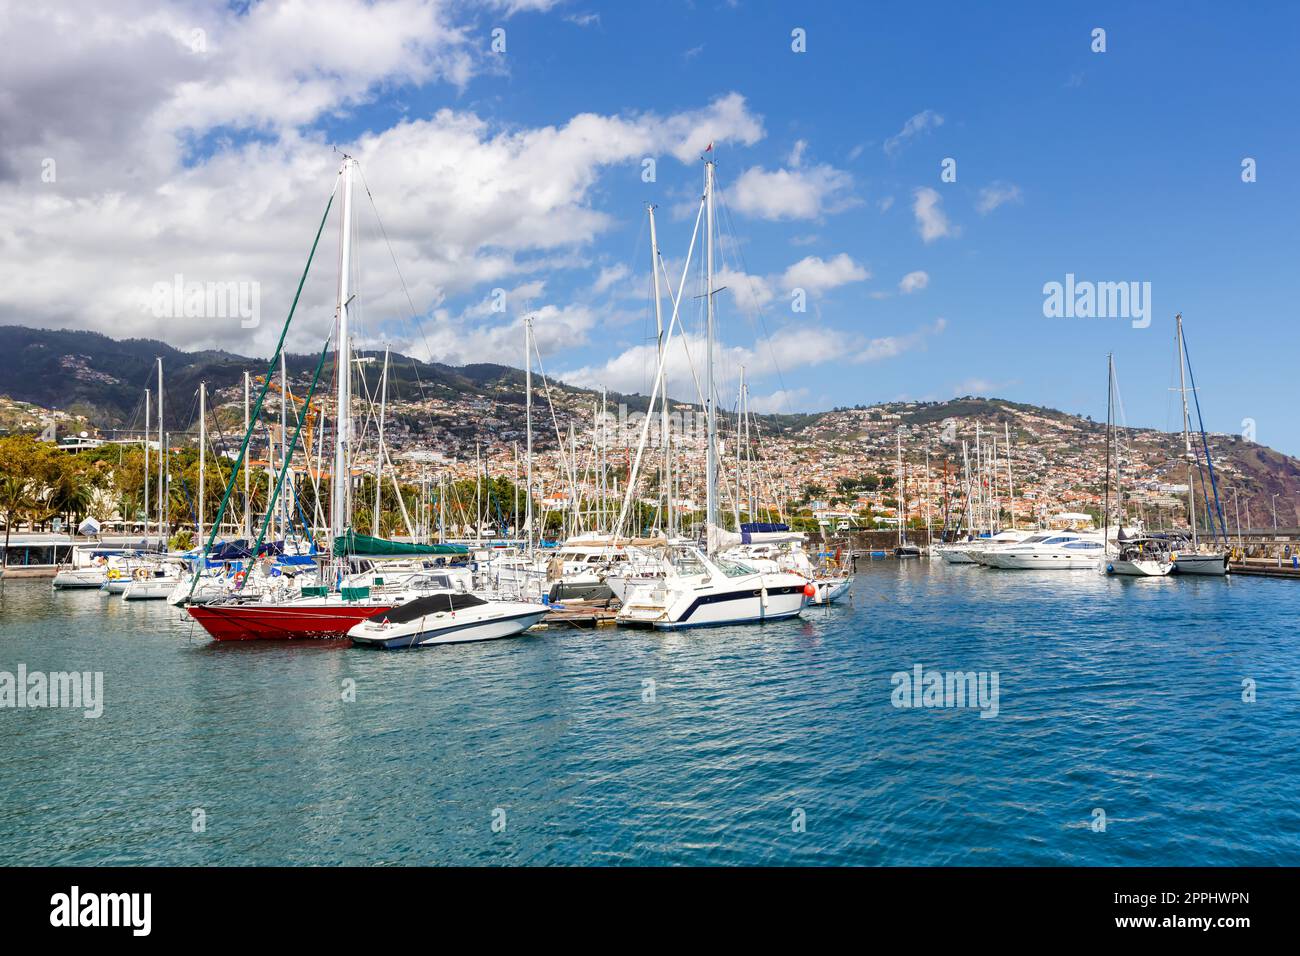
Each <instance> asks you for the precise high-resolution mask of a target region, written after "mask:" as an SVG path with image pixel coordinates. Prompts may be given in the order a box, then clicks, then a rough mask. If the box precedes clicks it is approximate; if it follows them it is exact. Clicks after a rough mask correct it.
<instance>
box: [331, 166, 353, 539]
mask: <svg viewBox="0 0 1300 956" xmlns="http://www.w3.org/2000/svg"><path fill="white" fill-rule="evenodd" d="M353 162H354V160H353V159H352V157H351V156H345V157H344V159H343V215H342V216H341V217H340V220H339V298H338V325H337V327H336V329H335V332H334V364H335V366H336V371H337V373H338V389H337V393H336V399H335V401H336V406H337V407H336V410H335V422H334V481H333V483H332V486H331V488H330V531H331V537H332V538H340V537H342V536H343V535H344V534H346V533H347V530H348V513H347V512H348V484H349V483H350V481H351V469H350V465H349V458H350V456H349V445H350V444H351V441H352V344H351V332H350V330H349V329H348V306H349V302H350V296H349V293H348V276H349V273H350V272H351V271H352V166H353Z"/></svg>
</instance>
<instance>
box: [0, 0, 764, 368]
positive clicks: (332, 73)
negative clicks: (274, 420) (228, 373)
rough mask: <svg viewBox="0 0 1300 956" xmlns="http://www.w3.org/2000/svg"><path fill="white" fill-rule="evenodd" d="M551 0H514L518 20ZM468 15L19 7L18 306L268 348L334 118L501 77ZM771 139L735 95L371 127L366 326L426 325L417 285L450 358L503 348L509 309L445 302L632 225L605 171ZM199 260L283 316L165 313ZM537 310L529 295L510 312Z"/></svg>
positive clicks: (34, 312)
mask: <svg viewBox="0 0 1300 956" xmlns="http://www.w3.org/2000/svg"><path fill="white" fill-rule="evenodd" d="M549 6H550V4H549V3H547V2H511V3H500V4H498V5H497V7H498V9H499V11H500V12H501V14H502V15H508V14H510V13H514V12H519V11H525V10H536V9H545V8H547V7H549ZM462 15H464V7H463V5H461V4H459V3H451V2H447V0H373V2H363V0H321V2H320V3H318V4H313V5H312V6H311V8H310V9H307V8H306V7H305V6H304V5H302V4H300V3H296V2H292V0H286V2H266V3H262V4H257V5H254V6H253V7H251V8H250V9H248V10H247V11H244V12H242V13H241V12H239V11H236V10H234V9H232V8H230V7H228V6H225V5H217V4H209V3H201V2H198V0H193V2H185V0H182V2H176V3H169V4H161V3H159V2H157V0H152V2H150V0H122V3H120V4H117V5H115V6H114V9H113V11H112V14H111V15H110V14H109V13H106V12H102V11H101V7H100V6H99V5H96V4H92V3H89V2H86V3H81V4H76V3H74V4H73V5H72V7H71V12H69V8H68V6H67V5H63V6H62V7H61V8H60V10H59V11H54V10H53V8H49V7H47V6H41V5H35V4H33V5H10V6H7V7H5V8H4V10H3V11H0V32H2V33H4V35H6V36H10V37H13V36H22V37H23V39H24V42H23V43H13V44H10V46H9V47H8V48H7V49H6V54H5V56H4V57H0V90H3V91H4V93H3V94H0V129H3V131H4V134H3V137H0V247H4V248H5V249H6V250H7V251H6V255H4V256H3V257H0V321H4V322H23V323H29V324H40V325H48V326H54V327H76V328H94V329H100V330H103V331H107V332H110V333H111V334H113V335H115V336H149V337H157V338H163V339H166V340H167V341H169V342H171V343H173V344H175V345H180V346H184V347H224V348H228V349H232V350H236V351H242V352H245V353H249V354H257V353H259V352H260V353H261V354H265V353H266V352H269V351H270V348H271V346H272V345H273V343H274V340H275V337H276V335H277V333H278V330H279V326H280V324H281V322H282V320H283V317H284V314H285V312H286V310H287V309H288V306H289V302H290V301H291V299H292V297H293V292H294V288H295V286H296V283H297V279H298V275H299V273H300V271H301V269H302V266H303V262H304V259H305V257H306V254H307V250H308V248H309V247H310V244H311V239H312V236H313V234H314V230H315V229H316V226H317V224H318V223H319V222H320V219H321V215H322V212H323V211H324V208H325V204H326V200H327V198H328V197H329V194H330V190H331V188H333V186H334V183H335V180H336V172H337V169H338V165H339V162H340V159H339V156H338V155H337V154H335V153H334V152H333V150H332V149H331V145H330V143H329V142H328V141H327V140H326V139H325V137H324V136H323V135H322V134H320V133H319V132H317V131H316V130H315V127H314V124H315V123H316V122H317V121H318V120H320V119H321V118H323V117H326V116H336V115H339V114H346V113H347V112H348V111H350V110H352V109H355V108H356V107H357V106H358V105H361V104H364V103H365V102H368V101H369V100H370V99H373V98H374V97H375V96H377V95H379V93H380V92H381V91H388V92H391V90H392V89H394V88H401V87H403V86H408V87H418V86H422V85H427V84H436V83H441V84H448V85H450V86H452V87H458V86H462V85H463V84H464V83H466V82H467V81H468V79H469V78H470V77H472V76H473V75H474V73H475V72H476V71H479V70H481V69H486V68H487V67H486V66H485V65H484V64H483V62H482V60H483V58H484V57H485V56H486V55H487V54H484V53H483V52H482V51H481V49H480V48H481V47H482V44H481V43H480V42H479V40H480V39H481V38H480V37H478V36H477V35H474V36H471V35H470V33H469V32H468V31H467V28H466V27H465V25H464V24H463V23H461V22H459V20H458V19H457V18H458V17H460V16H462ZM198 31H201V32H198ZM762 135H763V125H762V119H761V117H758V116H756V115H755V114H753V113H752V112H751V111H750V109H749V107H748V105H747V104H746V102H745V99H744V97H743V96H740V95H739V94H735V93H731V94H726V95H723V96H719V97H717V98H716V99H714V100H712V101H711V102H708V103H705V104H704V105H702V106H699V107H698V108H694V109H689V110H685V111H682V112H678V113H672V114H667V115H664V114H656V113H649V112H645V113H625V114H617V115H600V114H594V113H583V114H579V115H577V116H574V117H572V118H570V119H568V120H567V121H564V122H561V123H558V124H556V125H551V126H539V127H527V126H511V127H509V128H502V127H500V126H497V125H495V124H493V123H490V122H489V121H488V120H486V119H484V118H483V117H481V116H479V115H478V114H476V113H475V112H473V111H470V110H465V109H459V110H457V109H443V110H440V111H438V112H437V113H435V114H434V115H432V116H425V117H420V118H412V119H408V120H404V121H401V122H398V123H396V124H395V125H391V126H389V127H387V128H380V129H376V130H374V131H371V132H368V133H365V134H361V135H359V136H358V138H357V139H356V140H355V141H354V142H352V143H350V144H348V150H349V152H351V153H352V154H353V155H355V156H356V157H357V158H358V160H359V162H360V168H361V171H362V174H363V176H364V181H363V182H358V184H357V189H356V194H355V195H356V202H355V215H356V220H357V223H358V232H359V245H358V248H359V250H360V253H359V254H360V255H361V257H362V262H363V264H364V266H365V268H366V269H367V270H368V271H367V272H366V273H365V276H364V278H365V280H366V281H364V282H362V284H361V286H360V287H359V288H360V291H361V294H362V299H361V300H360V304H361V305H363V306H364V308H362V309H359V310H358V312H359V313H360V314H359V315H358V327H359V329H360V330H361V331H363V332H365V331H366V330H369V331H371V332H375V333H377V334H381V335H385V336H386V335H389V334H396V333H393V332H391V330H390V329H388V328H386V326H385V323H388V322H394V321H397V320H398V319H401V318H403V317H409V315H410V312H411V305H410V304H408V301H407V293H408V292H409V294H410V300H411V302H412V303H413V304H414V307H415V310H416V312H417V313H418V314H427V315H430V316H431V317H432V320H431V325H430V329H431V333H430V334H428V335H427V338H428V340H429V342H430V345H434V344H435V343H437V344H438V345H439V346H440V347H443V348H444V349H445V350H446V351H445V353H444V354H438V353H437V352H435V354H434V355H433V357H435V358H441V359H444V360H452V359H454V358H460V357H464V356H467V355H470V354H474V355H476V356H477V357H479V358H486V357H491V352H490V351H488V350H489V349H490V348H491V347H493V346H494V344H495V343H497V342H500V341H504V339H493V338H492V335H494V334H504V333H498V332H495V331H493V330H495V329H496V328H497V327H496V326H495V325H492V324H491V323H492V321H493V319H495V320H497V321H498V322H504V319H503V318H502V317H501V316H496V315H489V316H484V317H482V321H483V322H485V323H486V326H485V329H486V331H485V330H484V329H478V328H475V329H473V330H470V331H469V332H468V333H466V334H465V335H464V336H463V339H464V341H463V342H459V343H458V342H457V340H456V337H455V336H451V335H443V334H441V333H442V329H441V327H440V326H439V323H440V322H446V321H450V318H451V316H450V315H449V314H447V313H444V312H441V311H439V310H442V309H444V308H445V307H446V306H445V303H446V302H447V301H448V300H449V299H452V298H454V297H457V296H462V297H463V296H473V295H483V296H487V295H488V294H489V292H490V290H491V289H493V288H504V289H512V290H526V289H527V287H528V283H529V282H530V281H535V280H537V278H538V277H539V276H542V275H547V274H550V273H553V272H555V271H558V270H563V269H572V268H584V269H585V268H589V266H590V256H589V255H584V254H581V253H582V250H584V247H586V246H587V245H589V244H590V243H591V242H592V241H593V240H594V239H595V238H597V237H598V236H599V235H600V234H601V233H603V232H604V231H605V230H607V229H608V228H609V227H610V225H611V224H612V219H611V217H610V216H609V215H608V214H606V213H605V212H602V211H601V210H599V209H598V208H596V207H595V205H594V203H593V192H594V190H595V187H596V185H597V183H598V182H599V179H600V177H601V175H602V173H604V172H605V171H607V170H609V169H610V168H611V167H614V166H620V165H624V164H636V163H638V162H639V160H640V158H641V157H643V156H647V155H668V156H675V157H677V158H679V159H682V160H684V161H693V160H694V159H695V157H696V155H697V154H698V150H699V149H702V148H703V146H704V145H706V144H707V142H708V141H709V140H710V139H712V140H715V141H717V142H728V141H730V142H735V143H740V144H750V143H753V142H755V141H757V140H758V139H759V138H761V137H762ZM46 160H50V161H52V163H53V164H54V165H53V167H52V168H53V169H55V170H56V175H55V176H54V177H53V179H52V181H51V180H49V179H47V178H45V177H43V173H44V172H45V170H46V168H47V164H46V162H45V161H46ZM365 187H369V190H370V191H371V192H373V195H374V197H375V199H374V201H375V208H373V209H372V208H371V206H370V199H369V198H368V196H367V189H366V188H365ZM338 207H339V203H338V202H336V203H335V205H334V212H333V213H332V214H331V220H333V221H332V222H330V223H328V224H327V226H326V231H325V233H324V235H323V237H322V241H321V247H320V250H319V251H318V254H317V260H316V262H315V265H314V267H313V272H312V275H311V276H310V277H309V279H308V281H307V285H306V286H305V288H304V292H303V298H302V301H301V303H300V304H299V307H298V316H299V317H298V320H297V321H296V322H295V326H294V332H293V333H292V338H291V341H290V345H291V347H293V348H295V349H298V350H306V349H311V350H313V351H314V350H316V349H318V348H319V346H320V342H321V340H322V339H323V337H324V335H325V334H327V332H328V330H329V328H330V326H331V324H332V320H333V312H334V299H335V291H334V284H335V278H334V275H333V273H334V268H333V266H334V255H333V248H334V244H335V242H336V235H337V225H336V222H337V212H338ZM379 217H382V227H383V228H382V231H381V229H380V228H379V227H380V221H381V220H380V218H379ZM385 235H386V237H387V239H388V240H389V241H391V243H392V247H393V256H394V257H395V258H396V260H397V262H398V263H399V264H400V267H401V270H402V280H404V283H405V287H403V284H402V282H400V281H399V280H398V276H397V274H396V272H395V270H394V269H393V268H392V264H391V260H390V258H389V256H388V250H387V248H386V246H385V243H384V241H383V238H384V236H385ZM178 274H179V275H182V276H183V277H184V280H185V281H186V282H191V281H197V282H213V283H225V282H231V281H244V282H250V283H257V284H258V287H259V288H260V300H261V306H262V323H261V325H260V326H258V327H256V328H252V329H246V328H242V327H241V326H240V323H239V321H238V320H237V319H232V320H217V321H213V320H212V319H211V317H206V318H205V317H192V318H170V319H160V318H159V316H158V315H157V314H156V312H155V311H153V310H151V308H150V303H151V300H152V292H153V289H154V287H155V286H156V285H157V284H159V283H163V282H166V283H170V282H171V281H172V280H173V277H174V276H175V275H178ZM595 281H596V284H597V286H602V285H603V287H604V288H613V285H612V284H613V283H614V282H616V281H617V280H616V278H615V276H614V275H613V274H609V275H603V276H600V277H598V278H597V279H596V280H595ZM520 295H521V296H522V295H523V293H522V292H521V293H520ZM528 298H529V303H528V305H529V307H530V308H536V309H546V308H550V309H554V310H556V314H557V316H558V318H557V319H556V322H557V324H558V326H559V327H561V328H562V329H564V334H565V335H568V336H571V338H570V344H571V343H572V342H573V341H578V339H577V338H574V337H575V336H581V335H582V334H584V331H583V330H584V328H585V326H584V325H583V323H584V322H585V321H586V319H585V316H584V315H583V314H582V312H581V309H580V308H578V307H576V306H575V307H572V308H569V309H564V308H561V307H560V306H558V305H553V304H548V303H546V302H545V301H544V300H543V298H542V293H541V291H540V289H539V288H537V287H534V289H533V293H532V294H531V296H529V297H528ZM517 305H518V302H517V300H516V299H514V298H512V299H510V309H509V313H510V315H511V316H514V315H517V314H518V313H517V311H516V306H517ZM489 332H491V333H492V334H489ZM540 340H541V336H540V334H539V341H540ZM480 347H481V348H482V351H476V350H478V349H480Z"/></svg>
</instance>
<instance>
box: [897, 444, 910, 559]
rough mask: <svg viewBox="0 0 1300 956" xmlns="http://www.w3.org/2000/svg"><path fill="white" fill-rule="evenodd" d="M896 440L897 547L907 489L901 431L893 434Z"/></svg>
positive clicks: (905, 514) (904, 514)
mask: <svg viewBox="0 0 1300 956" xmlns="http://www.w3.org/2000/svg"><path fill="white" fill-rule="evenodd" d="M895 437H896V438H897V439H898V455H897V462H896V463H897V469H898V471H897V473H898V546H899V547H900V548H901V547H902V546H903V522H904V521H906V520H907V498H906V494H907V489H906V488H904V487H903V429H902V428H899V429H898V431H897V432H895Z"/></svg>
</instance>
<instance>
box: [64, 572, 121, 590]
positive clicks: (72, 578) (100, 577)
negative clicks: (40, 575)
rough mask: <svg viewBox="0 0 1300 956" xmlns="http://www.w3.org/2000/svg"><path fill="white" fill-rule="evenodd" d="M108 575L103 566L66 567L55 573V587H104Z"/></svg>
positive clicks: (69, 588)
mask: <svg viewBox="0 0 1300 956" xmlns="http://www.w3.org/2000/svg"><path fill="white" fill-rule="evenodd" d="M107 580H108V576H107V575H106V574H105V573H104V569H103V568H80V569H77V570H70V569H66V568H65V569H64V570H62V571H60V572H59V573H58V574H56V575H54V581H53V584H54V589H55V590H56V591H66V590H72V589H75V588H102V587H103V586H104V582H106V581H107Z"/></svg>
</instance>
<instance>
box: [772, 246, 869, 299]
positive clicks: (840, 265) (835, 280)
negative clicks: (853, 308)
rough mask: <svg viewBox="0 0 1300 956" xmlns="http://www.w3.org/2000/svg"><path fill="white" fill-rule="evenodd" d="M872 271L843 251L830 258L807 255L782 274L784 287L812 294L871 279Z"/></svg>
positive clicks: (819, 293)
mask: <svg viewBox="0 0 1300 956" xmlns="http://www.w3.org/2000/svg"><path fill="white" fill-rule="evenodd" d="M870 278H871V273H870V272H869V271H867V269H866V268H865V267H864V266H862V265H860V264H859V263H857V262H854V261H853V259H851V258H850V257H849V256H848V254H847V253H843V252H841V253H840V254H839V255H838V256H833V257H832V258H831V259H830V260H823V259H822V258H821V257H820V256H807V257H805V258H803V259H800V260H799V261H798V262H796V263H795V264H794V265H792V266H790V267H789V268H788V269H786V270H785V273H784V274H783V275H782V276H781V286H782V288H784V289H787V290H789V289H804V290H805V291H807V292H809V293H811V294H812V295H821V294H822V293H823V292H826V291H828V290H830V289H834V288H837V287H838V286H842V285H846V284H848V283H850V282H862V281H863V280H865V279H870Z"/></svg>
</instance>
